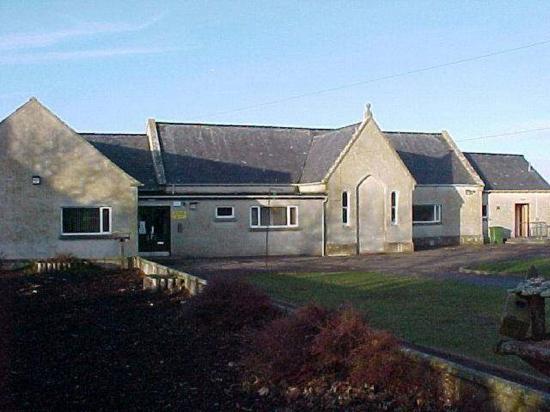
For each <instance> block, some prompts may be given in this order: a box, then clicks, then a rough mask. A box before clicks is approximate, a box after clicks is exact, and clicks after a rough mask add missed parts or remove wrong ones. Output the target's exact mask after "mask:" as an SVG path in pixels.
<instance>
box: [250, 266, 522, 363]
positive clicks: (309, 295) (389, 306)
mask: <svg viewBox="0 0 550 412" xmlns="http://www.w3.org/2000/svg"><path fill="white" fill-rule="evenodd" d="M249 280H250V282H252V283H253V284H255V285H256V286H258V287H260V288H262V289H264V290H266V291H267V292H268V293H269V294H271V295H272V296H273V297H275V298H279V299H283V300H286V301H289V302H294V303H297V304H305V303H309V302H316V303H319V304H321V305H324V306H327V307H332V308H334V307H337V306H339V305H341V304H344V303H350V304H352V305H353V306H354V307H355V308H357V309H359V310H360V311H361V312H362V313H364V314H365V315H366V317H367V320H368V321H369V323H370V324H371V325H373V326H375V327H377V328H381V329H386V330H389V331H391V332H393V333H394V334H395V335H397V336H399V337H401V338H403V339H405V340H408V341H409V342H412V343H416V344H419V345H424V346H430V347H434V348H440V349H444V350H447V351H450V352H454V353H458V354H461V355H466V356H469V357H473V358H476V359H479V360H482V361H486V362H490V363H493V364H497V365H502V366H505V367H509V368H513V369H516V370H522V371H524V372H531V369H530V368H529V367H528V366H527V365H525V364H524V363H523V362H522V361H520V360H519V359H516V358H513V357H503V356H499V355H496V354H494V353H493V348H494V346H495V344H496V343H497V341H498V340H499V335H498V332H497V330H498V325H499V322H500V316H501V313H502V309H503V305H504V300H505V297H506V289H504V288H500V287H494V286H477V285H471V284H466V283H460V282H456V281H449V280H432V279H425V278H417V277H407V276H390V275H382V274H378V273H357V272H346V273H330V274H323V273H310V274H296V273H295V274H260V275H254V276H250V277H249Z"/></svg>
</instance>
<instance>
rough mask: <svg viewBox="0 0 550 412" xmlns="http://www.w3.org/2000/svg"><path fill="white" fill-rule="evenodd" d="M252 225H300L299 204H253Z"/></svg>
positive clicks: (260, 226) (251, 210) (269, 226)
mask: <svg viewBox="0 0 550 412" xmlns="http://www.w3.org/2000/svg"><path fill="white" fill-rule="evenodd" d="M250 227H251V228H271V227H273V228H277V227H298V206H269V207H267V206H252V207H251V208H250Z"/></svg>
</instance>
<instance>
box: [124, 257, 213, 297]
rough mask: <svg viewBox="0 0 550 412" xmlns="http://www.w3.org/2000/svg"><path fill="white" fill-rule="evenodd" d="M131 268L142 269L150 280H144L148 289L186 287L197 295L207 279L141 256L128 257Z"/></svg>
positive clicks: (192, 293)
mask: <svg viewBox="0 0 550 412" xmlns="http://www.w3.org/2000/svg"><path fill="white" fill-rule="evenodd" d="M128 262H129V266H130V268H136V269H139V270H141V271H142V272H143V273H144V274H145V275H146V276H147V277H148V278H149V280H146V281H145V282H144V287H145V288H146V289H155V290H158V289H171V288H172V287H174V288H181V287H184V288H185V289H186V290H187V291H188V292H189V294H190V295H196V294H197V293H199V292H200V291H201V290H202V289H203V288H204V287H205V286H206V284H207V281H206V280H204V279H201V278H199V277H197V276H193V275H190V274H189V273H185V272H181V271H179V270H176V269H172V268H169V267H167V266H164V265H161V264H159V263H156V262H152V261H150V260H147V259H144V258H142V257H140V256H134V257H131V258H128Z"/></svg>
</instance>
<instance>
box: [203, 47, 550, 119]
mask: <svg viewBox="0 0 550 412" xmlns="http://www.w3.org/2000/svg"><path fill="white" fill-rule="evenodd" d="M548 43H550V39H548V40H543V41H539V42H535V43H529V44H524V45H522V46H518V47H512V48H509V49H501V50H497V51H494V52H490V53H486V54H479V55H477V56H472V57H466V58H464V59H458V60H453V61H449V62H446V63H441V64H434V65H432V66H425V67H421V68H418V69H413V70H408V71H405V72H399V73H394V74H390V75H387V76H381V77H375V78H372V79H367V80H361V81H357V82H353V83H347V84H342V85H340V86H335V87H330V88H327V89H319V90H315V91H311V92H307V93H302V94H296V95H293V96H289V97H284V98H281V99H276V100H270V101H266V102H263V103H257V104H254V105H250V106H242V107H238V108H235V109H231V110H226V111H221V112H217V113H211V114H208V115H206V116H198V117H213V116H220V115H224V114H229V113H236V112H242V111H245V110H252V109H257V108H260V107H265V106H271V105H275V104H279V103H285V102H289V101H292V100H298V99H302V98H304V97H310V96H317V95H320V94H325V93H330V92H335V91H338V90H343V89H348V88H350V87H355V86H361V85H364V84H369V83H375V82H378V81H383V80H390V79H395V78H398V77H403V76H409V75H411V74H416V73H422V72H427V71H430V70H435V69H441V68H444V67H449V66H456V65H459V64H464V63H469V62H473V61H476V60H482V59H487V58H490V57H494V56H499V55H502V54H507V53H513V52H517V51H520V50H525V49H530V48H533V47H538V46H543V45H545V44H548Z"/></svg>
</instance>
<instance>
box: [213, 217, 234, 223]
mask: <svg viewBox="0 0 550 412" xmlns="http://www.w3.org/2000/svg"><path fill="white" fill-rule="evenodd" d="M236 221H237V218H236V217H216V218H214V222H216V223H225V222H236Z"/></svg>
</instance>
